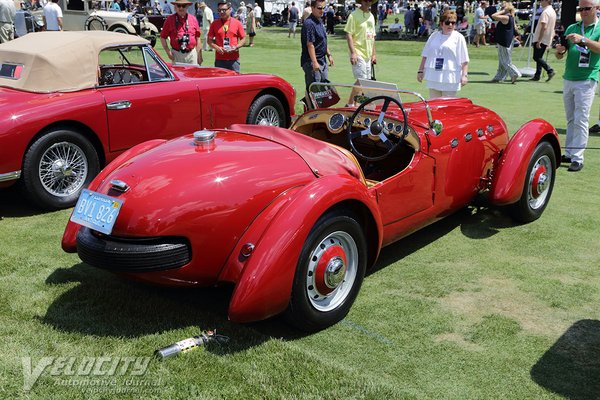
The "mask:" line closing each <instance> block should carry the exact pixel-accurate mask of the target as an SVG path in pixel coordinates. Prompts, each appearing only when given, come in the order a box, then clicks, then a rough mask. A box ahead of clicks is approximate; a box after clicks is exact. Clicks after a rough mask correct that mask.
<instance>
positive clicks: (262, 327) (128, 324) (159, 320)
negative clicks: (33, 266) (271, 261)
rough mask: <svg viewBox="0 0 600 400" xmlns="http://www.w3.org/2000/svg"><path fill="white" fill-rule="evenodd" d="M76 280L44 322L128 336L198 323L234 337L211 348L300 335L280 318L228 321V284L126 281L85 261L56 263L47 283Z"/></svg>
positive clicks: (220, 350) (235, 348)
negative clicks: (169, 284)
mask: <svg viewBox="0 0 600 400" xmlns="http://www.w3.org/2000/svg"><path fill="white" fill-rule="evenodd" d="M73 282H76V283H78V285H77V286H74V287H73V288H71V289H69V290H68V291H66V292H65V293H63V294H62V295H60V297H58V298H57V299H56V300H54V302H53V303H52V304H51V305H50V307H48V309H47V311H46V314H45V315H44V316H43V317H41V318H40V320H41V322H42V323H45V324H48V325H51V326H53V327H55V328H56V329H58V330H61V331H65V332H78V333H82V334H86V335H95V336H101V337H125V338H137V337H142V336H146V335H152V334H157V333H158V334H160V333H163V332H169V331H172V330H176V329H185V328H189V327H198V332H199V331H200V330H209V329H217V332H218V333H219V334H223V335H225V336H229V337H230V338H231V340H230V341H229V343H227V344H226V345H222V346H217V345H213V346H210V347H208V348H207V350H208V351H212V352H214V353H217V354H228V353H235V352H239V351H243V350H245V349H247V348H250V347H254V346H257V345H259V344H261V343H263V342H265V341H267V340H270V339H272V338H273V337H286V338H294V337H301V336H302V334H301V333H298V332H295V331H294V330H293V329H292V328H291V327H288V326H287V325H285V324H284V323H283V321H280V319H279V318H273V319H270V320H267V321H261V322H257V323H254V324H246V325H240V324H235V323H233V322H231V321H229V320H228V319H227V309H228V306H229V300H230V299H231V295H232V287H230V286H224V287H212V288H165V287H157V286H151V285H147V284H143V283H138V282H132V281H128V280H125V279H122V278H119V277H118V276H115V275H113V274H112V273H110V272H107V271H103V270H100V269H97V268H93V267H90V266H88V265H87V264H84V263H80V264H76V265H74V266H73V267H71V268H61V269H57V270H55V271H54V272H53V273H52V274H51V275H50V276H48V278H47V279H46V284H49V285H60V284H65V283H73ZM181 339H184V338H181Z"/></svg>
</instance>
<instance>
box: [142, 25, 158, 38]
mask: <svg viewBox="0 0 600 400" xmlns="http://www.w3.org/2000/svg"><path fill="white" fill-rule="evenodd" d="M142 30H148V31H150V33H151V34H153V35H158V28H157V27H156V25H154V24H153V23H152V22H144V27H143V28H142Z"/></svg>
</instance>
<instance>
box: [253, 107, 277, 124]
mask: <svg viewBox="0 0 600 400" xmlns="http://www.w3.org/2000/svg"><path fill="white" fill-rule="evenodd" d="M256 122H257V125H268V126H279V123H280V121H279V113H278V112H277V109H276V108H275V107H273V106H266V107H264V108H262V109H261V110H260V111H259V112H258V115H257V117H256Z"/></svg>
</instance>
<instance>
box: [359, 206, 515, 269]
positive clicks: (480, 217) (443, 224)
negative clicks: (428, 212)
mask: <svg viewBox="0 0 600 400" xmlns="http://www.w3.org/2000/svg"><path fill="white" fill-rule="evenodd" d="M517 225H518V223H517V222H515V221H514V220H513V219H512V218H510V217H509V216H508V215H507V214H506V213H505V212H503V211H502V210H501V209H499V208H487V207H474V206H469V207H465V208H463V209H461V210H459V211H457V212H456V213H454V214H452V215H450V216H448V217H446V218H444V219H442V220H441V221H438V222H436V223H435V224H432V225H430V226H428V227H426V228H423V229H420V230H418V231H417V232H415V233H413V234H412V235H410V236H407V237H406V238H404V239H401V240H399V241H398V242H396V243H393V244H391V245H389V246H387V247H384V248H383V249H382V250H381V253H380V254H379V259H378V260H377V262H376V263H375V265H374V266H373V267H372V268H371V269H370V270H368V271H367V276H368V275H371V274H373V273H375V272H377V271H379V270H381V269H383V268H385V267H386V266H388V265H391V264H394V263H395V262H397V261H399V260H401V259H403V258H404V257H406V256H408V255H410V254H412V253H414V252H416V251H418V250H420V249H421V248H423V247H425V246H427V245H429V244H430V243H433V242H435V241H436V240H438V239H440V238H441V237H443V236H445V235H447V234H448V233H450V232H451V231H453V230H454V229H456V228H460V230H461V233H462V234H463V235H465V236H466V237H468V238H471V239H486V238H489V237H491V236H493V235H495V234H497V233H498V232H499V231H500V230H501V229H504V228H510V227H513V226H517Z"/></svg>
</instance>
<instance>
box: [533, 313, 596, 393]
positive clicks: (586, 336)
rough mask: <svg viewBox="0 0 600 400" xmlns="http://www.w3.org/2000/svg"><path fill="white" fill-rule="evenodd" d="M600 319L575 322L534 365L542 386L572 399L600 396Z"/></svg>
mask: <svg viewBox="0 0 600 400" xmlns="http://www.w3.org/2000/svg"><path fill="white" fill-rule="evenodd" d="M598 377H600V321H598V320H592V319H584V320H580V321H577V322H575V323H574V324H573V325H571V326H570V327H569V329H567V331H566V332H565V333H564V334H563V335H562V336H561V337H560V338H559V339H558V340H557V341H556V343H554V344H553V345H552V347H550V349H548V351H546V352H545V353H544V355H543V356H542V357H541V358H540V359H539V360H538V362H537V363H535V365H534V366H533V367H532V368H531V378H532V379H533V380H534V382H536V383H537V384H538V385H540V386H541V387H543V388H544V389H546V390H549V391H551V392H553V393H556V394H559V395H560V396H563V397H566V398H568V399H582V400H583V399H598V398H600V379H598Z"/></svg>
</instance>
